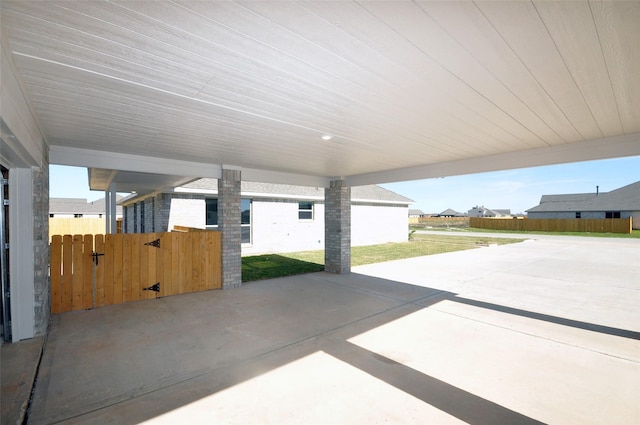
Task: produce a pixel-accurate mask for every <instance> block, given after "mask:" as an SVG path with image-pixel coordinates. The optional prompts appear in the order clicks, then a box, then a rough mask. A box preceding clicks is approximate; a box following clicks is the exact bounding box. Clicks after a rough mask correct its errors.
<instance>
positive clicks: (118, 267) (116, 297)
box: [110, 233, 125, 304]
mask: <svg viewBox="0 0 640 425" xmlns="http://www.w3.org/2000/svg"><path fill="white" fill-rule="evenodd" d="M110 236H111V237H112V241H113V304H122V302H123V299H122V294H123V291H124V289H123V286H124V285H123V279H124V266H123V258H124V255H123V246H124V236H125V235H124V234H121V233H119V234H117V235H110Z"/></svg>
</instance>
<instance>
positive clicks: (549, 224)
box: [469, 217, 632, 233]
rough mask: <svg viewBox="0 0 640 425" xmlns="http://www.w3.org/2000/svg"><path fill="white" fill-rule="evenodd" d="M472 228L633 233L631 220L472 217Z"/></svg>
mask: <svg viewBox="0 0 640 425" xmlns="http://www.w3.org/2000/svg"><path fill="white" fill-rule="evenodd" d="M469 226H470V227H476V228H479V229H492V230H515V231H525V232H526V231H531V232H592V233H631V227H632V219H631V218H602V219H594V218H576V219H546V218H524V219H508V218H480V217H471V218H470V221H469Z"/></svg>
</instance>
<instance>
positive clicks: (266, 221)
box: [242, 199, 324, 255]
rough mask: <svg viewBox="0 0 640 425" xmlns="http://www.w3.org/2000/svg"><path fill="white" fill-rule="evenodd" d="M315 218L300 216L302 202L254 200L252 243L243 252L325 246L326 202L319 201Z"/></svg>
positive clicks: (259, 252)
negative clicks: (300, 203) (299, 206)
mask: <svg viewBox="0 0 640 425" xmlns="http://www.w3.org/2000/svg"><path fill="white" fill-rule="evenodd" d="M313 208H314V210H313V220H299V219H298V201H285V200H281V201H280V200H278V201H276V200H266V201H265V200H260V199H254V200H253V201H252V204H251V232H252V234H251V244H245V245H243V247H242V255H257V254H264V253H273V252H296V251H311V250H317V249H324V204H323V203H319V202H315V203H314V206H313Z"/></svg>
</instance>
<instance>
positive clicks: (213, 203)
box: [205, 198, 251, 243]
mask: <svg viewBox="0 0 640 425" xmlns="http://www.w3.org/2000/svg"><path fill="white" fill-rule="evenodd" d="M205 203H206V209H205V214H206V216H205V223H206V225H207V228H208V229H217V228H218V200H217V199H214V198H208V199H206V201H205ZM240 232H241V241H242V243H251V199H248V198H242V199H240Z"/></svg>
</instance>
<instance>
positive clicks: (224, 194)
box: [218, 169, 242, 289]
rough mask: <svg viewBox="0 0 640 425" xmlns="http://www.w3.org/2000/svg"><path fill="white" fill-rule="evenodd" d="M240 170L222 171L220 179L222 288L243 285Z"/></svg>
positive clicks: (219, 210)
mask: <svg viewBox="0 0 640 425" xmlns="http://www.w3.org/2000/svg"><path fill="white" fill-rule="evenodd" d="M240 182H241V172H240V170H229V169H222V177H221V178H220V179H218V228H219V229H220V231H221V232H222V287H223V288H224V289H227V288H236V287H239V286H240V285H242V249H241V243H242V242H241V233H240V231H241V229H240Z"/></svg>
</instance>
